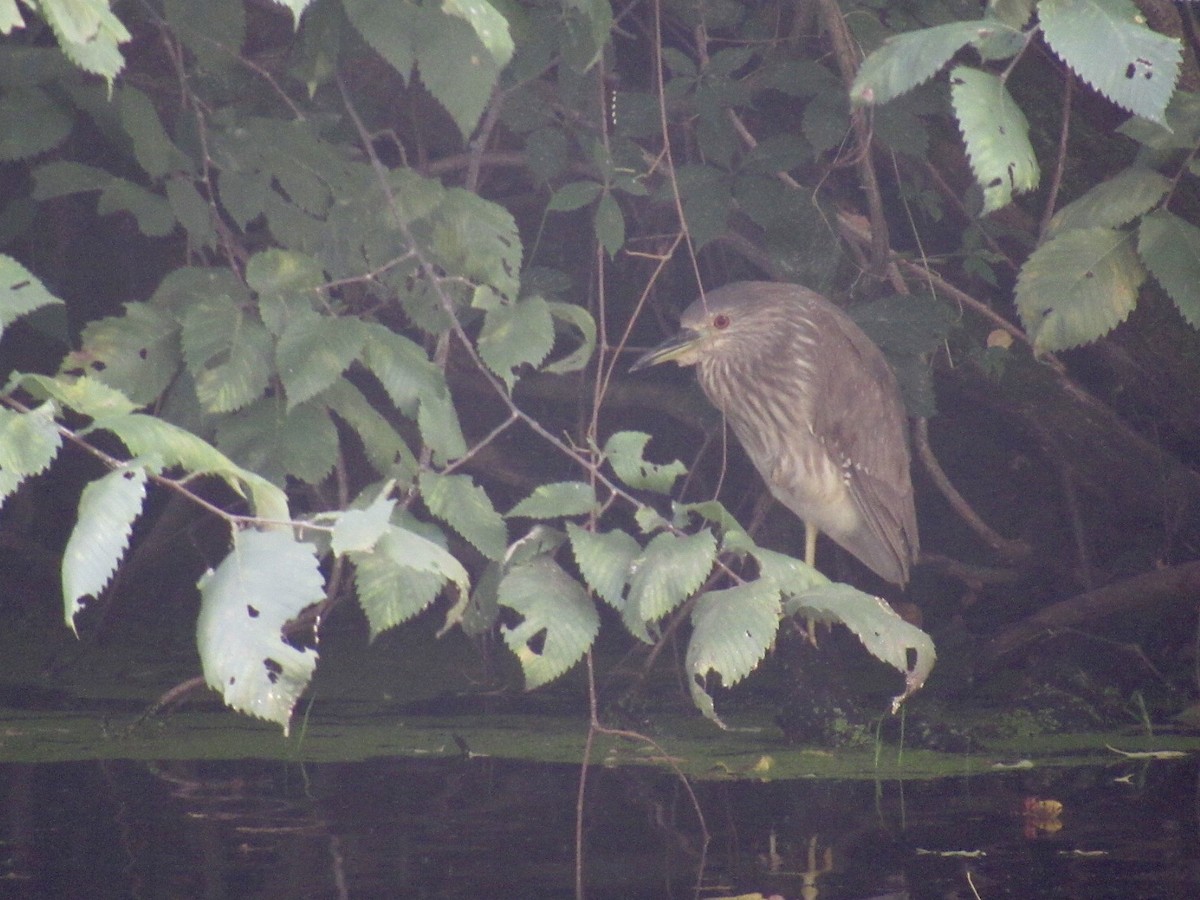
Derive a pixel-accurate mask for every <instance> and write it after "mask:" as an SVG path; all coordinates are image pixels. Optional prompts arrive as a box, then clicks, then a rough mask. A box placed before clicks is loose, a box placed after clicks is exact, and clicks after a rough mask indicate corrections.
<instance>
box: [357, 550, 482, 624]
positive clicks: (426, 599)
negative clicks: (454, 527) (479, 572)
mask: <svg viewBox="0 0 1200 900" xmlns="http://www.w3.org/2000/svg"><path fill="white" fill-rule="evenodd" d="M397 530H399V529H397ZM430 543H432V542H430ZM434 546H437V545H436V544H435V545H434ZM443 552H444V551H443ZM351 559H352V560H353V562H354V588H355V592H356V594H357V595H358V603H359V606H361V607H362V610H363V613H364V614H365V615H366V617H367V623H368V625H369V626H370V629H371V640H374V639H375V638H377V637H378V636H379V635H380V634H382V633H383V632H384V631H387V630H388V629H389V628H395V627H396V626H397V625H402V624H403V623H405V622H407V621H408V620H409V619H411V618H413V617H414V616H416V615H418V614H420V613H421V612H423V611H424V610H425V609H427V608H428V607H429V605H430V604H431V603H433V601H434V600H436V599H437V597H438V594H440V593H441V592H442V588H444V587H445V585H446V578H445V577H444V576H443V575H441V574H438V573H437V572H435V571H432V570H431V569H429V568H428V567H426V568H416V567H413V566H409V565H407V564H406V558H405V556H404V540H403V537H402V536H400V537H397V536H395V535H393V534H392V532H391V530H389V531H388V532H385V534H384V535H383V537H381V538H380V540H379V542H378V543H377V545H376V547H375V549H374V551H372V552H370V553H354V554H352V555H351ZM451 559H453V557H451ZM464 574H465V573H464Z"/></svg>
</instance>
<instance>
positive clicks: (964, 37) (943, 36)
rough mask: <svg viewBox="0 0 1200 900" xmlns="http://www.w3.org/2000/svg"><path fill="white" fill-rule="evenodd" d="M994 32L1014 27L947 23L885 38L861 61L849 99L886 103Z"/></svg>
mask: <svg viewBox="0 0 1200 900" xmlns="http://www.w3.org/2000/svg"><path fill="white" fill-rule="evenodd" d="M997 31H1015V29H1013V28H1010V27H1009V26H1007V25H1004V24H1003V23H1001V22H997V21H986V20H984V21H975V22H950V23H948V24H945V25H935V26H934V27H933V28H922V29H921V30H919V31H910V32H907V33H905V34H898V35H896V36H894V37H891V38H888V40H887V41H886V42H885V43H884V45H883V46H882V47H880V48H879V49H878V50H876V51H875V52H874V53H872V54H871V55H870V56H868V57H867V58H866V59H864V60H863V63H862V65H861V66H860V67H859V70H858V74H857V75H856V76H855V78H854V84H853V85H851V87H850V102H851V103H852V104H854V105H855V106H869V105H872V104H882V103H887V102H888V101H889V100H892V99H894V98H896V97H899V96H900V95H901V94H904V93H907V92H908V91H911V90H912V89H913V88H915V87H917V85H920V84H924V83H925V82H926V81H928V80H929V79H930V78H932V77H933V76H934V75H936V74H937V73H938V71H939V70H940V69H941V68H942V66H944V65H946V63H948V62H949V61H950V60H951V58H953V56H954V54H955V53H957V52H958V51H959V50H961V49H962V48H963V47H965V46H966V45H967V44H971V43H975V42H978V41H980V40H984V39H988V38H990V37H991V36H992V35H993V34H994V33H995V32H997ZM1018 34H1019V32H1018Z"/></svg>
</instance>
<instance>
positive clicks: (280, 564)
mask: <svg viewBox="0 0 1200 900" xmlns="http://www.w3.org/2000/svg"><path fill="white" fill-rule="evenodd" d="M198 587H199V588H200V597H201V601H200V615H199V617H198V619H197V621H196V646H197V648H198V649H199V651H200V662H201V664H202V666H203V668H204V680H205V681H206V682H207V683H208V686H209V687H211V688H212V689H213V690H215V691H217V692H218V693H220V694H221V695H222V697H224V699H225V703H226V705H228V706H231V707H232V708H233V709H236V710H237V711H238V712H242V713H246V714H248V715H252V716H258V717H259V718H262V719H266V720H268V721H270V722H277V723H278V724H279V725H280V726H282V728H283V733H284V735H285V736H286V735H287V734H288V729H289V723H290V722H291V717H292V710H293V709H295V707H296V702H297V701H298V700H299V699H300V695H301V694H302V693H304V689H305V688H306V687H307V686H308V683H309V681H310V680H311V679H312V674H313V671H314V670H315V669H316V666H317V653H316V651H315V650H312V649H308V648H297V647H294V646H292V645H291V644H288V643H286V642H285V641H284V640H283V634H282V629H283V626H284V625H285V624H286V623H287V622H288V621H289V620H291V619H294V618H295V617H296V616H297V615H299V613H300V612H301V611H303V610H304V609H305V608H306V607H308V606H311V605H312V604H314V603H319V602H321V601H322V600H323V599H325V584H324V579H323V578H322V577H321V571H320V569H319V568H318V566H317V554H316V548H315V547H313V545H312V544H305V543H300V542H298V541H296V540H294V539H293V538H292V536H291V534H290V533H289V532H284V531H255V530H244V531H238V532H235V533H234V536H233V549H232V551H230V553H229V555H228V556H226V557H225V559H224V560H223V561H222V562H221V564H220V565H219V566H218V567H217V569H216V571H212V570H210V571H208V572H207V573H205V574H204V576H202V577H201V579H200V582H199V585H198Z"/></svg>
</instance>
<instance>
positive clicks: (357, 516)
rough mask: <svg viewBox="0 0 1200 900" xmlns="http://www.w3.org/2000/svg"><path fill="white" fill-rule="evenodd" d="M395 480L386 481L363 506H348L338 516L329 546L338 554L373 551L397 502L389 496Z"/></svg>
mask: <svg viewBox="0 0 1200 900" xmlns="http://www.w3.org/2000/svg"><path fill="white" fill-rule="evenodd" d="M394 484H395V482H392V481H389V482H387V483H386V485H385V487H384V489H383V490H381V491H380V492H379V496H378V497H376V498H375V499H374V500H373V501H371V503H370V504H368V505H367V506H366V508H364V509H348V510H346V511H345V512H343V513H341V514H340V515H338V517H337V521H336V522H334V525H333V534H332V535H331V536H330V542H329V545H330V547H331V548H332V549H333V552H334V553H335V554H336V555H337V556H341V555H342V554H344V553H352V552H355V551H361V552H365V551H367V550H370V549H371V548H372V547H374V546H375V544H376V543H377V542H378V541H379V539H380V538H381V537H382V536H383V534H384V532H385V531H387V528H388V524H389V522H390V521H391V518H392V510H393V509H395V508H396V501H395V500H391V499H389V498H388V494H389V493H390V492H391V489H392V486H393V485H394Z"/></svg>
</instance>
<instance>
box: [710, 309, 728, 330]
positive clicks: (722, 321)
mask: <svg viewBox="0 0 1200 900" xmlns="http://www.w3.org/2000/svg"><path fill="white" fill-rule="evenodd" d="M728 327H729V316H727V315H725V313H717V314H716V315H715V316H713V328H715V329H717V331H724V330H725V329H726V328H728Z"/></svg>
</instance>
